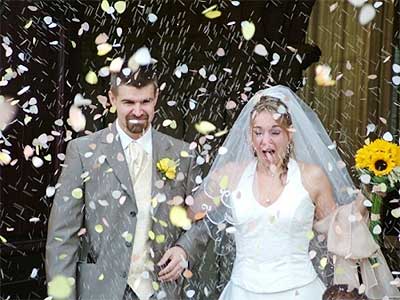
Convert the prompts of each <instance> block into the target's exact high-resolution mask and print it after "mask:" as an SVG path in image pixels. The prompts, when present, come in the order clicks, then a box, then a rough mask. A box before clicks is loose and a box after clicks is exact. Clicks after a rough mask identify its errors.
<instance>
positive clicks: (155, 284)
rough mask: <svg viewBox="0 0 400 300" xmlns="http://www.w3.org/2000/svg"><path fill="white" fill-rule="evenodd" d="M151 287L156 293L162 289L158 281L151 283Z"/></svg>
mask: <svg viewBox="0 0 400 300" xmlns="http://www.w3.org/2000/svg"><path fill="white" fill-rule="evenodd" d="M151 285H152V286H153V289H154V290H155V291H158V290H159V289H160V285H159V284H158V283H157V282H156V281H153V282H152V283H151Z"/></svg>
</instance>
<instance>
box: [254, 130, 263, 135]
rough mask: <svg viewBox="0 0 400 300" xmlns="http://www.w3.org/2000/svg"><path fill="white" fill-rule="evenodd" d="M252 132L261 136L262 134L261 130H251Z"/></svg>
mask: <svg viewBox="0 0 400 300" xmlns="http://www.w3.org/2000/svg"><path fill="white" fill-rule="evenodd" d="M253 133H254V135H255V136H262V135H263V133H262V131H253Z"/></svg>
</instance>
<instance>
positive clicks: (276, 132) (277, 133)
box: [271, 129, 281, 135]
mask: <svg viewBox="0 0 400 300" xmlns="http://www.w3.org/2000/svg"><path fill="white" fill-rule="evenodd" d="M280 133H281V131H280V130H276V129H274V130H272V131H271V134H272V135H279V134H280Z"/></svg>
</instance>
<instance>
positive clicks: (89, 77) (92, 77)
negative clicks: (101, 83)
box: [85, 71, 98, 85]
mask: <svg viewBox="0 0 400 300" xmlns="http://www.w3.org/2000/svg"><path fill="white" fill-rule="evenodd" d="M85 80H86V82H87V83H89V84H92V85H93V84H96V83H97V82H98V79H97V75H96V73H95V72H93V71H89V72H88V73H87V74H86V76H85Z"/></svg>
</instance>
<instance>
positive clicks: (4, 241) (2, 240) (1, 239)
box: [0, 235, 7, 243]
mask: <svg viewBox="0 0 400 300" xmlns="http://www.w3.org/2000/svg"><path fill="white" fill-rule="evenodd" d="M0 242H2V243H7V239H6V238H5V237H3V236H1V235H0Z"/></svg>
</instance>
